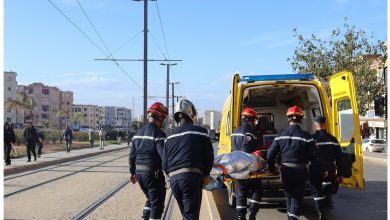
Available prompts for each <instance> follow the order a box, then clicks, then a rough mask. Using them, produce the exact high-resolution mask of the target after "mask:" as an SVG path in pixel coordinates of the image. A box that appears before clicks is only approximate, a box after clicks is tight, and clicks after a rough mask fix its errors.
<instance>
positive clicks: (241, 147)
mask: <svg viewBox="0 0 390 220" xmlns="http://www.w3.org/2000/svg"><path fill="white" fill-rule="evenodd" d="M257 136H258V135H257V133H256V130H255V129H253V128H251V127H250V126H249V125H248V124H247V123H244V124H243V125H241V126H240V127H239V128H237V129H236V130H234V132H233V134H232V147H233V151H237V150H238V151H244V152H246V153H252V152H254V151H255V150H257V148H258V147H259V144H258V140H257ZM236 183H237V200H236V204H237V205H236V209H237V212H238V217H239V218H244V217H245V215H246V211H247V210H246V209H247V198H248V193H249V190H252V193H253V194H252V197H251V199H250V200H249V203H250V206H249V212H250V213H251V215H250V216H255V215H256V213H257V212H258V211H259V209H260V202H261V197H262V188H261V179H247V180H237V181H236Z"/></svg>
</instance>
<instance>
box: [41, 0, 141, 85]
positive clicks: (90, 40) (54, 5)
mask: <svg viewBox="0 0 390 220" xmlns="http://www.w3.org/2000/svg"><path fill="white" fill-rule="evenodd" d="M48 1H49V3H50V4H51V5H52V6H53V7H54V8H56V9H57V10H58V11H59V12H60V13H61V14H62V15H63V16H64V17H65V18H66V19H67V20H68V21H69V22H70V23H71V24H72V25H73V26H74V27H75V28H76V29H77V30H78V31H80V32H81V33H82V34H83V35H84V37H85V38H87V40H88V41H89V42H91V43H92V44H93V45H94V46H95V47H96V48H97V49H98V50H99V51H100V52H102V53H103V55H104V56H106V57H112V56H111V55H108V54H107V53H106V52H105V51H104V50H103V49H102V48H100V47H99V46H98V45H97V44H96V43H95V42H94V41H93V40H92V39H91V38H90V37H88V35H87V34H85V32H83V31H82V30H81V28H79V27H78V26H77V25H76V24H75V23H74V22H73V21H72V20H71V19H70V18H69V17H68V16H66V15H65V13H64V12H62V11H61V9H59V8H58V7H57V5H56V4H54V3H53V2H52V1H51V0H48ZM77 2H78V1H77ZM80 6H81V4H80ZM81 7H82V6H81ZM83 11H84V10H83ZM84 12H85V11H84ZM84 14H85V15H86V13H84ZM86 16H87V15H86ZM87 18H88V16H87ZM88 20H89V21H90V24H91V25H92V26H94V25H93V24H92V21H91V20H90V19H89V18H88ZM94 29H95V31H96V32H97V29H96V28H94ZM97 34H98V35H99V33H98V32H97ZM99 36H100V35H99ZM100 38H101V37H100ZM101 40H102V41H103V39H101ZM103 42H104V41H103ZM107 49H108V48H107ZM108 51H109V50H108ZM114 63H115V64H116V66H117V67H118V68H119V69H120V70H121V71H122V72H123V73H124V74H125V75H126V76H127V77H128V78H129V79H130V80H131V81H132V82H133V83H134V84H135V85H137V86H138V87H139V88H140V89H141V90H143V87H142V86H141V85H140V84H139V83H137V81H135V80H134V79H133V78H132V77H131V76H130V74H129V73H128V72H127V71H125V70H124V69H123V67H122V66H121V65H120V64H119V63H118V62H116V61H114Z"/></svg>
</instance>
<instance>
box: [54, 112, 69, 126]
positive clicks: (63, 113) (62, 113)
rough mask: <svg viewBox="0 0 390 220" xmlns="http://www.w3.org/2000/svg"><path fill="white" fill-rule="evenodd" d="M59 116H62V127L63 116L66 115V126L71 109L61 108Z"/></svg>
mask: <svg viewBox="0 0 390 220" xmlns="http://www.w3.org/2000/svg"><path fill="white" fill-rule="evenodd" d="M56 115H57V117H60V118H61V120H60V122H61V123H60V127H61V128H62V117H63V116H64V115H66V123H65V128H66V127H67V126H68V119H69V110H67V109H61V110H59V111H58V112H57V114H56Z"/></svg>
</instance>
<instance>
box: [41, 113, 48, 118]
mask: <svg viewBox="0 0 390 220" xmlns="http://www.w3.org/2000/svg"><path fill="white" fill-rule="evenodd" d="M41 118H42V119H49V114H42V115H41Z"/></svg>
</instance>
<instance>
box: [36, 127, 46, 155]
mask: <svg viewBox="0 0 390 220" xmlns="http://www.w3.org/2000/svg"><path fill="white" fill-rule="evenodd" d="M43 139H45V136H43V134H42V131H38V157H41V154H42V148H43Z"/></svg>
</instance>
